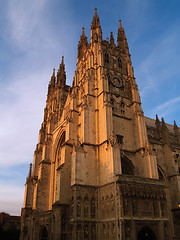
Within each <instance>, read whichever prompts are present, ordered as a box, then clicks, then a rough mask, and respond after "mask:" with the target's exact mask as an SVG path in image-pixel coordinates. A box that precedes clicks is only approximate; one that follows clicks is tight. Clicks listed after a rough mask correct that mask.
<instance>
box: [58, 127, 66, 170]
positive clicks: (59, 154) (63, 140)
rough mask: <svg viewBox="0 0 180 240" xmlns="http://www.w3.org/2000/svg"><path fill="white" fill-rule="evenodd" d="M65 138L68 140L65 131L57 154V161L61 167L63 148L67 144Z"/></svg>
mask: <svg viewBox="0 0 180 240" xmlns="http://www.w3.org/2000/svg"><path fill="white" fill-rule="evenodd" d="M65 138H66V132H65V131H64V132H63V133H62V135H61V137H60V140H59V143H58V147H57V152H56V161H57V164H58V166H59V164H61V148H62V146H63V144H64V143H65Z"/></svg>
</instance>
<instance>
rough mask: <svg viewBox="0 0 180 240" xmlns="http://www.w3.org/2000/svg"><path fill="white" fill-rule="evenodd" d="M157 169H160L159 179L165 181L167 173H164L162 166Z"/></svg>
mask: <svg viewBox="0 0 180 240" xmlns="http://www.w3.org/2000/svg"><path fill="white" fill-rule="evenodd" d="M157 169H158V175H159V180H161V181H164V180H165V175H164V172H163V170H162V169H161V167H160V166H157Z"/></svg>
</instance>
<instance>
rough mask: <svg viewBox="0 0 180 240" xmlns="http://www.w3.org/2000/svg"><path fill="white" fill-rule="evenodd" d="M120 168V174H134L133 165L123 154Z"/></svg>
mask: <svg viewBox="0 0 180 240" xmlns="http://www.w3.org/2000/svg"><path fill="white" fill-rule="evenodd" d="M121 169H122V174H126V175H134V169H135V167H134V165H133V163H132V162H131V161H130V160H129V159H128V158H127V157H125V156H122V157H121Z"/></svg>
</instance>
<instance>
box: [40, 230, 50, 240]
mask: <svg viewBox="0 0 180 240" xmlns="http://www.w3.org/2000/svg"><path fill="white" fill-rule="evenodd" d="M40 240H48V232H47V228H46V227H44V228H43V230H42V233H41V238H40Z"/></svg>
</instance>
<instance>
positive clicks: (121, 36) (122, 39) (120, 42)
mask: <svg viewBox="0 0 180 240" xmlns="http://www.w3.org/2000/svg"><path fill="white" fill-rule="evenodd" d="M117 46H118V47H119V48H121V49H122V50H124V51H126V52H127V51H128V52H129V47H128V43H127V39H126V35H125V32H124V28H123V27H122V24H121V20H119V29H118V35H117Z"/></svg>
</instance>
